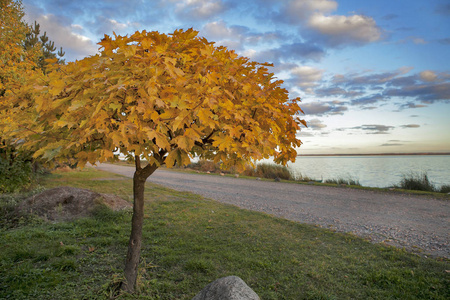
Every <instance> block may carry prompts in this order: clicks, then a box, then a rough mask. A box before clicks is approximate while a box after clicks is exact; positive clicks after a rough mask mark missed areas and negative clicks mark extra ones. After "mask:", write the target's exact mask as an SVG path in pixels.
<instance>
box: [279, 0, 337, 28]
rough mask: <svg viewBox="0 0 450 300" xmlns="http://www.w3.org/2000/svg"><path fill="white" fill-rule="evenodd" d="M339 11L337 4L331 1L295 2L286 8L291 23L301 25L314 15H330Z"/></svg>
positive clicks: (295, 0) (309, 0) (306, 0)
mask: <svg viewBox="0 0 450 300" xmlns="http://www.w3.org/2000/svg"><path fill="white" fill-rule="evenodd" d="M336 9H337V2H336V1H331V0H293V1H289V3H288V4H287V5H286V8H285V14H286V16H287V17H288V18H289V19H290V20H291V22H294V23H299V22H302V19H304V18H306V17H309V16H310V15H311V14H313V13H321V14H324V13H330V12H332V11H334V10H336Z"/></svg>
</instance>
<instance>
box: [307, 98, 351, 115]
mask: <svg viewBox="0 0 450 300" xmlns="http://www.w3.org/2000/svg"><path fill="white" fill-rule="evenodd" d="M301 107H302V110H303V111H304V112H305V114H306V115H316V116H323V115H343V114H344V112H345V111H347V110H348V107H347V106H344V105H342V104H341V103H336V102H331V101H330V102H311V103H303V104H302V105H301Z"/></svg>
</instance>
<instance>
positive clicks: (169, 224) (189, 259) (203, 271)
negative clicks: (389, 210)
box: [0, 169, 450, 299]
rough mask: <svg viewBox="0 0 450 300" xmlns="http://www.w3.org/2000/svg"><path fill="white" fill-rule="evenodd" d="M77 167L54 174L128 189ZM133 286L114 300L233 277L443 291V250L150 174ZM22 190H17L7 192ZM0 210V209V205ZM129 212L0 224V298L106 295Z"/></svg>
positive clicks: (285, 288)
mask: <svg viewBox="0 0 450 300" xmlns="http://www.w3.org/2000/svg"><path fill="white" fill-rule="evenodd" d="M113 177H118V178H115V179H120V178H119V176H117V175H112V174H108V173H105V172H100V171H94V170H93V169H85V170H84V171H73V172H65V173H58V174H53V175H51V176H50V177H47V179H46V180H45V182H43V183H42V185H43V186H45V187H54V186H58V185H70V186H76V187H87V188H90V189H92V190H96V191H100V192H107V193H114V194H117V195H119V196H121V197H124V198H125V199H130V197H131V194H132V191H131V188H132V184H131V179H124V180H95V179H98V178H103V179H107V178H113ZM145 196H146V199H147V202H146V215H145V225H144V242H143V249H142V262H141V264H140V273H139V277H138V283H139V285H138V291H137V293H136V294H133V295H126V294H125V295H120V296H119V297H118V299H192V297H193V296H194V295H195V294H196V293H197V292H199V291H200V290H201V289H202V288H203V287H204V286H206V285H207V284H208V283H210V282H211V281H213V280H215V279H217V278H220V277H223V276H228V275H237V276H239V277H241V278H242V279H243V280H244V281H245V282H246V283H247V284H248V285H249V286H250V287H252V288H253V289H254V290H255V292H256V293H257V294H258V295H259V296H260V297H261V299H448V298H449V296H450V288H449V273H448V271H447V270H449V269H450V266H449V262H448V260H445V259H433V258H423V257H420V256H417V255H413V254H410V253H407V252H405V251H404V250H400V249H396V248H393V247H389V246H385V245H373V244H371V243H369V242H367V241H365V240H363V239H360V238H357V237H355V236H353V235H350V234H341V233H336V232H332V231H329V230H326V229H321V228H318V227H314V226H309V225H303V224H298V223H295V222H291V221H287V220H283V219H279V218H275V217H272V216H270V215H267V214H263V213H257V212H251V211H246V210H242V209H239V208H236V207H234V206H230V205H224V204H220V203H217V202H215V201H211V200H208V199H204V198H202V197H201V196H198V195H194V194H189V193H181V192H176V191H173V190H170V189H166V188H162V187H160V186H155V185H152V184H148V185H147V188H146V195H145ZM19 198H20V196H18V195H16V201H18V200H17V199H19ZM0 217H2V218H3V217H4V216H3V215H2V216H0ZM130 219H131V214H130V212H112V211H109V210H107V209H104V210H99V211H97V212H96V214H95V216H94V217H91V218H84V219H79V220H76V221H72V222H64V223H48V222H43V221H39V220H37V219H28V220H25V221H24V222H22V223H17V224H16V225H15V226H14V227H13V228H11V227H7V228H2V230H1V231H0V299H110V297H111V296H112V295H113V294H114V292H115V290H114V289H115V287H116V284H117V282H119V281H120V279H121V278H122V268H123V265H124V259H125V254H126V248H127V242H128V236H129V230H130Z"/></svg>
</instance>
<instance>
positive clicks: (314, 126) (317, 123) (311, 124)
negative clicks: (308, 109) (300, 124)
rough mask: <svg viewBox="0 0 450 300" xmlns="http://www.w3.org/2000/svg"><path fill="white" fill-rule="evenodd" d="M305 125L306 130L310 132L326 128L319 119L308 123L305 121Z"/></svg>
mask: <svg viewBox="0 0 450 300" xmlns="http://www.w3.org/2000/svg"><path fill="white" fill-rule="evenodd" d="M307 124H308V128H311V129H312V130H321V129H323V128H325V127H327V125H326V124H324V123H323V122H322V121H321V120H319V119H312V120H309V121H307Z"/></svg>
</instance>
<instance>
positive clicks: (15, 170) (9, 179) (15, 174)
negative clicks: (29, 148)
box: [0, 156, 33, 193]
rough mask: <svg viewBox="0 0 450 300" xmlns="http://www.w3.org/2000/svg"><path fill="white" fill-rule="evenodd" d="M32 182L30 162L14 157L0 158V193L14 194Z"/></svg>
mask: <svg viewBox="0 0 450 300" xmlns="http://www.w3.org/2000/svg"><path fill="white" fill-rule="evenodd" d="M32 181H33V172H32V168H31V162H30V161H26V160H25V159H23V158H21V157H19V156H16V157H15V158H14V159H11V160H9V159H5V158H3V157H0V193H15V192H18V191H20V190H23V189H26V188H28V187H29V186H30V185H31V183H32Z"/></svg>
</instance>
